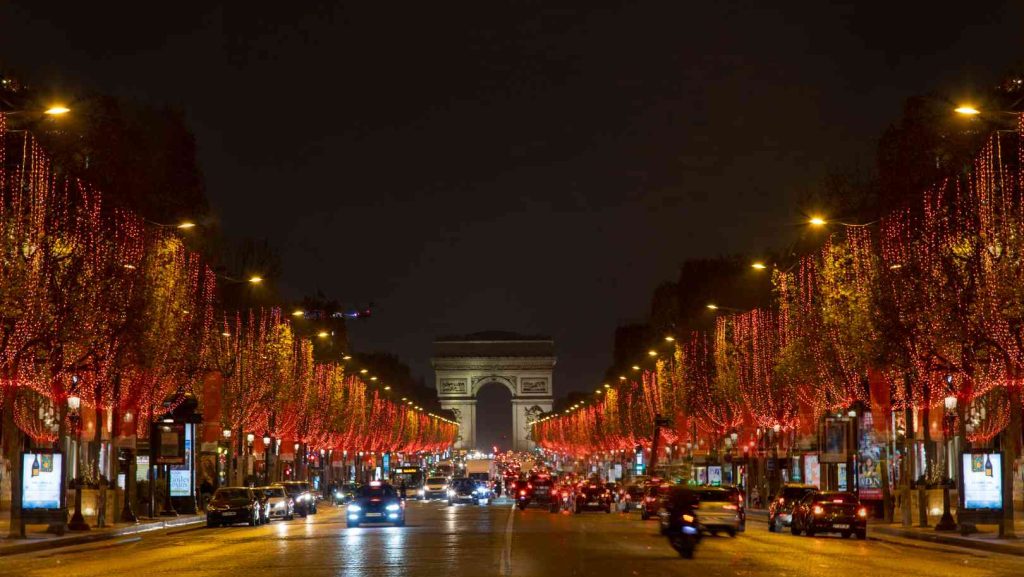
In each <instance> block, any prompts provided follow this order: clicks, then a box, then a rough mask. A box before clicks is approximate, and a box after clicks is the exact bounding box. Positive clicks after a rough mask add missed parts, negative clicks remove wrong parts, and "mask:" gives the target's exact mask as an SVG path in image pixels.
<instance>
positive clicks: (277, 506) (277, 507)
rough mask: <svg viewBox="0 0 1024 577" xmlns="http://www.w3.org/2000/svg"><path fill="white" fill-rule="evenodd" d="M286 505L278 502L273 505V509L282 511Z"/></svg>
mask: <svg viewBox="0 0 1024 577" xmlns="http://www.w3.org/2000/svg"><path fill="white" fill-rule="evenodd" d="M286 505H287V503H285V502H284V501H280V502H278V503H274V508H275V509H284V508H285V506H286Z"/></svg>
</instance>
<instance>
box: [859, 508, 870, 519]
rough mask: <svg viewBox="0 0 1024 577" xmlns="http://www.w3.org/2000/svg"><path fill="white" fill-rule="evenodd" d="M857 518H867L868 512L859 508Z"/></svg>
mask: <svg viewBox="0 0 1024 577" xmlns="http://www.w3.org/2000/svg"><path fill="white" fill-rule="evenodd" d="M857 516H858V517H867V516H868V510H867V509H866V508H865V507H861V508H860V509H857Z"/></svg>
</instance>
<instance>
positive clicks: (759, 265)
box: [750, 262, 768, 270]
mask: <svg viewBox="0 0 1024 577" xmlns="http://www.w3.org/2000/svg"><path fill="white" fill-rule="evenodd" d="M750 268H752V269H756V270H764V269H766V268H768V267H767V266H766V265H765V264H764V263H763V262H755V263H754V264H752V265H750Z"/></svg>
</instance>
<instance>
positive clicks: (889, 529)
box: [747, 509, 1024, 557]
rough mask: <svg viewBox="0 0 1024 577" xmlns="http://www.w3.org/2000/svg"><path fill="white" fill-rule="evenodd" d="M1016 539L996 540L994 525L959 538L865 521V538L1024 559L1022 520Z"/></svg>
mask: <svg viewBox="0 0 1024 577" xmlns="http://www.w3.org/2000/svg"><path fill="white" fill-rule="evenodd" d="M747 517H748V518H750V519H758V520H760V521H767V520H768V511H767V510H765V509H747ZM1015 527H1016V531H1017V535H1018V537H1017V538H1016V539H999V538H998V537H997V536H996V535H997V533H996V531H997V528H996V527H995V526H994V525H982V527H981V530H980V531H979V532H977V533H973V534H971V535H967V536H963V535H961V534H960V533H959V532H956V531H936V530H935V527H904V526H903V525H901V524H899V523H883V522H882V521H880V520H877V519H872V520H870V521H868V538H869V539H876V540H878V541H888V542H891V543H896V544H903V545H905V544H906V543H904V542H903V541H902V540H903V539H911V540H914V541H926V542H929V543H937V544H939V545H949V546H953V547H963V548H966V549H976V550H978V551H986V552H988V553H1002V554H1004V555H1018V556H1022V557H1024V520H1022V519H1019V518H1018V519H1017V520H1016V523H1015Z"/></svg>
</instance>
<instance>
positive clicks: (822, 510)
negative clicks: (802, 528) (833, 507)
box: [811, 505, 825, 515]
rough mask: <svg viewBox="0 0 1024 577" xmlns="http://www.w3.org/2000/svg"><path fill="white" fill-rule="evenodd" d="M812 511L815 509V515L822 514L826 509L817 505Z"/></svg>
mask: <svg viewBox="0 0 1024 577" xmlns="http://www.w3.org/2000/svg"><path fill="white" fill-rule="evenodd" d="M811 511H813V512H814V514H815V515H821V514H822V513H824V512H825V509H823V508H822V506H821V505H815V506H814V508H813V509H811Z"/></svg>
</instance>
